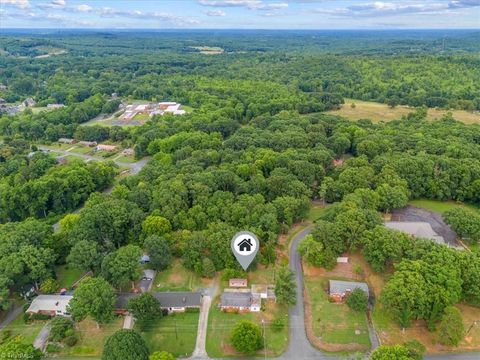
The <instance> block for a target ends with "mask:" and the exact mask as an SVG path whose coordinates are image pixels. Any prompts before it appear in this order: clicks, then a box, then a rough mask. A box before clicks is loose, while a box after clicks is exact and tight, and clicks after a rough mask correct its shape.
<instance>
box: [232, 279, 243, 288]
mask: <svg viewBox="0 0 480 360" xmlns="http://www.w3.org/2000/svg"><path fill="white" fill-rule="evenodd" d="M228 286H229V287H247V286H248V280H247V279H230V280H228Z"/></svg>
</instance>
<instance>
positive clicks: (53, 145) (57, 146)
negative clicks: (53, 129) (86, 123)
mask: <svg viewBox="0 0 480 360" xmlns="http://www.w3.org/2000/svg"><path fill="white" fill-rule="evenodd" d="M40 145H42V146H44V147H46V148H48V149H50V150H68V149H70V148H71V147H73V146H75V145H74V144H62V143H57V142H54V143H51V144H50V145H45V144H40Z"/></svg>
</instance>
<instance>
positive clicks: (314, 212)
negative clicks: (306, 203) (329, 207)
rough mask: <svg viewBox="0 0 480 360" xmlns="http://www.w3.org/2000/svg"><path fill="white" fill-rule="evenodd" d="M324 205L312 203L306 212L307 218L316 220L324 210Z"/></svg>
mask: <svg viewBox="0 0 480 360" xmlns="http://www.w3.org/2000/svg"><path fill="white" fill-rule="evenodd" d="M325 209H326V207H325V206H323V205H319V204H312V206H311V207H310V211H309V212H308V217H307V219H308V220H310V221H316V220H318V218H319V217H320V216H322V215H323V213H324V212H325Z"/></svg>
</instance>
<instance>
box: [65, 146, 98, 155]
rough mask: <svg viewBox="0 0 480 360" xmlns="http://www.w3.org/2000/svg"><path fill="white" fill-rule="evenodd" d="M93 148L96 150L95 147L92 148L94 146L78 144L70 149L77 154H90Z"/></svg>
mask: <svg viewBox="0 0 480 360" xmlns="http://www.w3.org/2000/svg"><path fill="white" fill-rule="evenodd" d="M93 150H94V148H92V147H89V146H80V145H78V146H76V147H75V148H74V149H72V150H70V151H71V152H73V153H76V154H88V153H90V152H92V151H93Z"/></svg>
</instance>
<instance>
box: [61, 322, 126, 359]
mask: <svg viewBox="0 0 480 360" xmlns="http://www.w3.org/2000/svg"><path fill="white" fill-rule="evenodd" d="M122 325H123V317H121V316H119V317H116V318H115V319H113V320H112V321H111V322H109V323H108V324H106V325H102V326H101V328H100V329H98V328H97V324H96V323H95V321H93V320H92V319H89V318H87V319H85V320H83V321H81V322H79V323H77V325H76V330H77V331H78V333H79V334H80V338H79V340H78V342H77V344H75V346H73V347H68V346H65V347H64V348H63V349H62V351H61V355H68V356H71V355H73V356H82V357H83V356H95V357H98V356H100V355H101V354H102V351H103V345H104V344H105V340H106V339H107V338H108V337H109V336H111V335H113V333H115V332H116V331H118V330H120V329H121V328H122Z"/></svg>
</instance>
